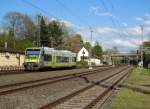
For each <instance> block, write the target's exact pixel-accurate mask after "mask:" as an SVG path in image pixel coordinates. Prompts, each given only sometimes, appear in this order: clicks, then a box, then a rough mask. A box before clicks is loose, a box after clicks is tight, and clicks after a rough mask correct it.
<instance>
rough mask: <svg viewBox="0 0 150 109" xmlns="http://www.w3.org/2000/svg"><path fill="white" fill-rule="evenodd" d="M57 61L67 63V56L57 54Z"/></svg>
mask: <svg viewBox="0 0 150 109" xmlns="http://www.w3.org/2000/svg"><path fill="white" fill-rule="evenodd" d="M56 62H57V63H67V62H69V57H62V56H57V60H56Z"/></svg>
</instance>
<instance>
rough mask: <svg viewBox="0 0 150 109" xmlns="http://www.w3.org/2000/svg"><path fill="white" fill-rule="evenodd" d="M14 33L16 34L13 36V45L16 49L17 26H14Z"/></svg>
mask: <svg viewBox="0 0 150 109" xmlns="http://www.w3.org/2000/svg"><path fill="white" fill-rule="evenodd" d="M13 34H14V36H13V46H14V49H15V46H16V42H15V37H16V28H15V26H14V27H13Z"/></svg>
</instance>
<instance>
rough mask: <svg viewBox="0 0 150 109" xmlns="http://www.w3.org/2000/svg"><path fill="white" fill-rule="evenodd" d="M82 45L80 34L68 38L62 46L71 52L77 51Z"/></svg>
mask: <svg viewBox="0 0 150 109" xmlns="http://www.w3.org/2000/svg"><path fill="white" fill-rule="evenodd" d="M82 47H83V40H82V37H81V35H80V34H76V35H75V36H73V37H70V38H68V39H67V40H66V41H65V43H64V48H65V49H67V50H70V51H73V52H76V53H77V52H79V50H80V49H81V48H82Z"/></svg>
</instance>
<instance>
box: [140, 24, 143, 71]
mask: <svg viewBox="0 0 150 109" xmlns="http://www.w3.org/2000/svg"><path fill="white" fill-rule="evenodd" d="M140 27H141V67H142V68H143V26H142V25H140Z"/></svg>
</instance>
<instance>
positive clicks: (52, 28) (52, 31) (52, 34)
mask: <svg viewBox="0 0 150 109" xmlns="http://www.w3.org/2000/svg"><path fill="white" fill-rule="evenodd" d="M48 36H49V39H50V45H49V46H50V47H54V48H57V49H61V48H62V46H63V43H64V31H63V29H62V25H61V23H60V22H58V21H51V22H49V24H48Z"/></svg>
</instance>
